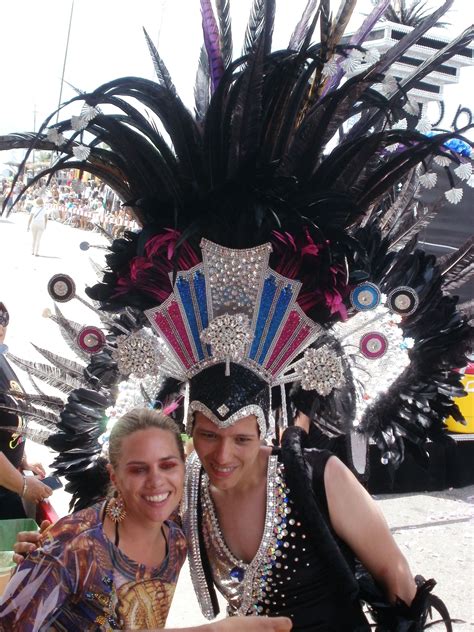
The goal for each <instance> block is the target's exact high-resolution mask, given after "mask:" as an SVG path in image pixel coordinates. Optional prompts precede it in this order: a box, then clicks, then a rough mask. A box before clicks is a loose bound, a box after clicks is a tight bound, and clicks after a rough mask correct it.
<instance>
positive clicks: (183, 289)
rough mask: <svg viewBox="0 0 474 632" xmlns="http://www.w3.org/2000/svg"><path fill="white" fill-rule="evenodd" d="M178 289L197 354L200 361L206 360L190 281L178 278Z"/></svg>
mask: <svg viewBox="0 0 474 632" xmlns="http://www.w3.org/2000/svg"><path fill="white" fill-rule="evenodd" d="M176 287H177V288H178V292H179V295H180V297H181V303H182V305H183V307H184V311H185V312H186V317H187V320H188V325H189V328H190V330H191V335H192V337H193V340H194V344H195V346H196V352H197V354H198V357H199V360H204V352H203V350H202V343H201V339H200V338H199V327H198V324H197V320H196V314H195V313H194V304H193V299H192V296H191V289H190V287H189V281H188V279H185V278H183V277H180V278H178V280H177V281H176Z"/></svg>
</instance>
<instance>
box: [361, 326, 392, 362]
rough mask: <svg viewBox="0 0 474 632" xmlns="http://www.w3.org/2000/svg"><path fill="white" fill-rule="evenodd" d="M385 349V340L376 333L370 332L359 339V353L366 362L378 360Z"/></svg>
mask: <svg viewBox="0 0 474 632" xmlns="http://www.w3.org/2000/svg"><path fill="white" fill-rule="evenodd" d="M387 348H388V340H387V338H386V337H385V336H384V335H383V334H381V333H379V332H378V331H370V332H369V333H367V334H365V335H364V336H362V338H361V339H360V351H361V353H362V355H363V356H364V357H366V358H367V359H368V360H378V359H379V358H381V357H382V356H383V355H384V353H385V352H386V351H387Z"/></svg>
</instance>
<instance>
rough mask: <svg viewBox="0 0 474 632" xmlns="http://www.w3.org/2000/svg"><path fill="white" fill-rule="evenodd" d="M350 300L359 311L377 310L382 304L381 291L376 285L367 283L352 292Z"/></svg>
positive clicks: (361, 284)
mask: <svg viewBox="0 0 474 632" xmlns="http://www.w3.org/2000/svg"><path fill="white" fill-rule="evenodd" d="M350 300H351V303H352V306H353V307H354V308H355V309H357V310H358V311H365V310H369V309H375V308H376V307H377V305H379V304H380V290H379V288H378V287H377V286H376V285H375V284H374V283H370V282H369V281H366V282H365V283H360V284H359V285H358V286H357V287H355V288H354V289H353V290H352V292H351V296H350Z"/></svg>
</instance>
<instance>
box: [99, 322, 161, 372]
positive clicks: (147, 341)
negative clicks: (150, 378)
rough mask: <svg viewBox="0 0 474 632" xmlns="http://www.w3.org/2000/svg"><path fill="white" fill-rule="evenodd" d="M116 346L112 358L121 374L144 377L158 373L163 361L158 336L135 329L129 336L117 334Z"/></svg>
mask: <svg viewBox="0 0 474 632" xmlns="http://www.w3.org/2000/svg"><path fill="white" fill-rule="evenodd" d="M116 344H117V347H116V349H114V350H113V351H112V358H113V359H114V360H115V361H116V362H117V367H118V369H119V371H120V373H121V374H122V375H131V374H133V375H135V376H136V377H139V378H144V377H146V376H147V375H158V374H159V372H160V367H161V365H162V363H163V353H162V352H161V350H160V347H159V343H158V338H157V337H156V336H154V335H153V334H151V333H150V334H147V333H146V331H145V330H143V329H142V330H140V331H135V332H133V333H132V334H130V335H129V336H117V341H116Z"/></svg>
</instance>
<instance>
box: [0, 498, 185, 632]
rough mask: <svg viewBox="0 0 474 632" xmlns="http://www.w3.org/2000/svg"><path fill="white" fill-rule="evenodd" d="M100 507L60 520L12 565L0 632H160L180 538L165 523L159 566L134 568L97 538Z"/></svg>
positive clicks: (180, 553)
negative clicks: (139, 631)
mask: <svg viewBox="0 0 474 632" xmlns="http://www.w3.org/2000/svg"><path fill="white" fill-rule="evenodd" d="M102 508H103V504H97V505H94V506H93V507H90V508H88V509H84V510H82V511H78V512H76V513H74V514H72V515H71V516H66V517H65V518H62V519H61V520H59V521H58V522H57V523H56V524H55V525H53V526H52V527H51V528H50V529H49V530H48V532H47V534H46V536H45V538H44V540H43V543H42V546H41V548H39V549H38V550H37V551H35V552H34V553H31V554H30V555H29V556H28V558H27V559H26V560H25V561H24V562H23V563H22V564H20V565H19V566H18V568H17V570H16V572H15V574H14V575H13V577H12V579H11V580H10V583H9V584H8V586H7V588H6V590H5V592H4V594H3V596H2V599H1V601H0V630H8V631H9V632H71V631H72V630H81V632H82V631H85V632H89V631H94V632H97V631H99V630H100V631H108V630H116V629H130V630H137V629H147V628H163V627H164V626H165V623H166V617H167V616H168V611H169V608H170V605H171V600H172V598H173V593H174V590H175V587H176V583H177V580H178V575H179V571H180V570H181V567H182V565H183V563H184V560H185V558H186V540H185V538H184V535H183V532H182V531H181V529H180V528H179V526H178V525H176V524H175V523H174V522H171V521H166V522H165V524H166V525H167V526H168V555H167V557H166V558H165V559H164V560H163V563H162V564H161V566H160V567H157V568H152V567H148V566H145V565H144V564H138V563H137V562H134V561H133V560H131V559H129V558H128V557H127V556H126V555H124V554H123V553H122V552H121V551H120V550H119V549H118V548H117V547H116V546H115V545H114V544H113V543H112V542H111V541H110V540H109V539H108V538H107V537H106V536H105V534H104V531H103V528H102V520H101V512H102Z"/></svg>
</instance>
